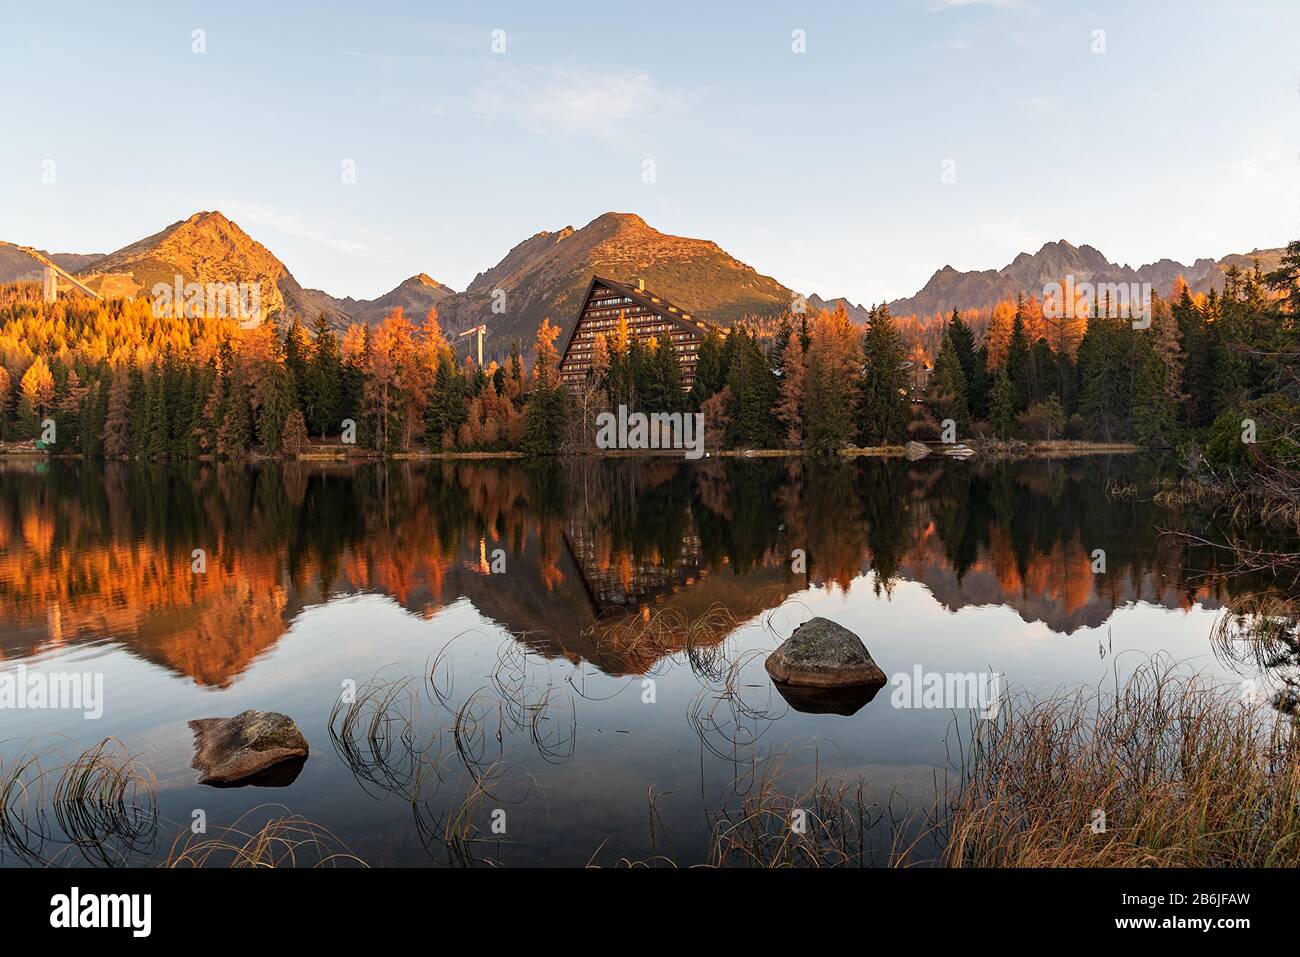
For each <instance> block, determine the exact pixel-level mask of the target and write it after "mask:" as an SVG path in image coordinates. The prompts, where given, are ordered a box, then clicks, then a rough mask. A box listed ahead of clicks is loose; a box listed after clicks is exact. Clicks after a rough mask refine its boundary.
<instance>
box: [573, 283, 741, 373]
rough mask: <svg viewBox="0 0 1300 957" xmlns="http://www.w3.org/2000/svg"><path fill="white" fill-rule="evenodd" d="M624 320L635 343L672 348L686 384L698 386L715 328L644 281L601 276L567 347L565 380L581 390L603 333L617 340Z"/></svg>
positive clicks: (589, 288)
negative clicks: (703, 349) (698, 370)
mask: <svg viewBox="0 0 1300 957" xmlns="http://www.w3.org/2000/svg"><path fill="white" fill-rule="evenodd" d="M620 315H622V316H623V317H625V318H626V320H627V331H628V336H629V337H630V338H635V339H639V340H641V341H645V340H647V339H650V338H651V337H654V338H655V339H657V340H658V341H659V343H660V344H661V345H662V344H663V343H665V342H671V343H672V346H673V348H674V349H675V350H676V351H677V361H678V364H679V365H680V366H681V370H682V384H683V385H684V386H685V387H686V388H688V389H689V388H690V387H691V383H692V382H694V381H695V363H696V362H697V361H698V360H699V349H700V344H701V343H702V342H703V341H704V338H705V336H707V335H708V334H709V330H710V329H712V328H713V326H712V324H711V323H707V322H704V321H703V320H701V319H698V318H696V317H695V316H692V315H691V314H690V313H688V312H686V311H684V310H682V309H679V308H678V307H677V306H674V305H673V304H672V303H670V302H669V301H668V300H666V299H664V298H663V297H662V296H657V295H655V294H654V293H653V292H651V291H650V290H648V289H646V288H645V283H644V282H642V281H638V282H637V284H636V285H635V286H625V285H623V283H621V282H614V281H613V280H612V279H604V278H602V277H600V276H592V278H591V284H590V285H589V286H587V294H586V296H584V297H583V300H582V308H581V310H580V311H579V312H578V321H577V322H576V323H574V325H573V331H572V332H570V333H569V338H568V341H567V342H565V344H564V352H563V354H562V355H561V358H560V379H561V381H563V382H564V384H565V385H567V386H569V387H570V388H578V387H580V386H581V385H582V384H583V383H584V382H585V381H586V378H587V371H588V370H589V369H590V368H591V350H592V348H593V347H594V345H595V342H596V336H597V335H598V334H599V333H602V332H603V333H604V334H605V338H606V339H611V338H613V333H614V330H615V329H616V328H617V327H618V321H619V316H620ZM723 331H725V330H723Z"/></svg>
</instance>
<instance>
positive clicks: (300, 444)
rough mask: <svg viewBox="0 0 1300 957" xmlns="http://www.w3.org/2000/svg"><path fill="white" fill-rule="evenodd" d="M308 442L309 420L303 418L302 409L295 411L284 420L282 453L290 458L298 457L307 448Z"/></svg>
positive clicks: (281, 443)
mask: <svg viewBox="0 0 1300 957" xmlns="http://www.w3.org/2000/svg"><path fill="white" fill-rule="evenodd" d="M307 442H308V437H307V420H306V419H304V418H303V414H302V410H301V409H294V410H293V411H292V412H290V413H289V415H288V416H287V417H286V418H285V420H284V429H283V438H282V440H281V442H280V451H281V452H283V453H284V454H285V455H288V456H296V455H298V454H300V453H301V452H302V450H303V449H304V448H306V446H307Z"/></svg>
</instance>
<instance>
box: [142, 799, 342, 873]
mask: <svg viewBox="0 0 1300 957" xmlns="http://www.w3.org/2000/svg"><path fill="white" fill-rule="evenodd" d="M261 810H263V808H260V807H259V808H253V809H252V810H250V811H248V812H247V813H245V814H244V815H243V816H242V817H240V818H239V820H238V821H236V822H235V823H234V824H233V825H232V826H231V827H223V828H220V829H218V831H217V832H216V834H215V835H214V836H212V837H209V836H208V835H207V834H194V833H193V832H192V831H187V832H186V833H185V836H184V839H182V838H180V837H178V838H177V839H176V841H175V842H174V843H173V844H172V848H171V851H170V852H169V853H168V855H167V859H166V860H165V861H164V862H163V864H162V866H163V867H240V868H243V867H254V868H268V867H365V866H366V863H365V862H364V861H363V860H361V858H359V857H357V856H356V855H355V854H353V853H351V852H350V851H349V850H348V849H347V848H346V847H345V846H344V845H343V842H342V841H340V840H339V839H338V838H337V837H335V836H334V835H333V834H332V833H331V832H330V831H328V830H326V829H325V828H323V827H321V826H320V825H318V824H313V823H312V822H310V821H308V820H306V819H305V818H302V817H299V816H298V815H296V814H294V815H288V814H286V815H277V816H275V817H273V818H271V819H270V820H268V821H266V822H265V823H264V824H262V825H261V826H260V827H257V828H255V829H253V828H251V827H250V828H249V829H247V830H245V829H244V828H245V825H244V821H245V820H246V819H247V818H249V817H250V816H251V815H254V814H256V813H257V812H258V811H261Z"/></svg>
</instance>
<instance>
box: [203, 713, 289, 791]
mask: <svg viewBox="0 0 1300 957" xmlns="http://www.w3.org/2000/svg"><path fill="white" fill-rule="evenodd" d="M189 724H190V730H191V731H193V732H194V761H193V763H192V764H191V767H193V768H194V769H195V770H197V771H198V772H199V783H200V784H211V785H214V786H216V787H237V786H241V785H245V784H256V785H261V786H262V787H284V786H286V785H288V784H292V783H293V781H294V779H295V778H297V776H298V772H299V771H301V770H302V766H303V764H304V763H306V761H307V751H308V748H307V739H306V738H305V737H303V734H302V732H301V731H300V730H298V725H296V724H295V723H294V721H293V719H292V718H290V717H289V716H288V715H283V714H280V713H279V712H276V711H253V710H249V711H245V712H243V713H241V714H237V715H235V717H233V718H198V719H196V720H194V721H191V722H190V723H189Z"/></svg>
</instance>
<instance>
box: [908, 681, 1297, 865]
mask: <svg viewBox="0 0 1300 957" xmlns="http://www.w3.org/2000/svg"><path fill="white" fill-rule="evenodd" d="M971 731H972V736H971V739H970V745H969V749H968V750H967V751H966V754H967V758H966V762H965V765H964V766H963V768H962V773H961V776H960V779H959V782H958V785H957V788H956V791H955V795H954V797H953V798H952V800H951V803H949V804H948V805H947V806H946V807H944V808H943V812H942V813H941V814H940V815H938V816H937V818H936V821H935V825H934V826H935V827H936V828H937V829H938V830H939V831H940V832H941V833H942V838H943V842H942V843H943V847H944V850H943V852H942V858H941V860H940V861H939V862H938V863H941V864H943V865H946V866H950V867H1183V866H1185V867H1296V866H1300V743H1298V742H1297V738H1296V729H1295V725H1294V723H1293V722H1292V720H1291V719H1290V718H1288V717H1287V716H1285V715H1280V714H1278V713H1277V712H1276V711H1273V710H1272V709H1271V708H1269V707H1268V706H1267V705H1265V704H1262V703H1260V704H1256V703H1255V702H1254V700H1253V699H1252V698H1251V697H1250V696H1248V695H1246V694H1244V693H1243V689H1242V688H1239V687H1237V686H1231V685H1230V686H1226V687H1225V686H1224V685H1222V684H1214V683H1211V682H1209V681H1208V680H1206V679H1204V678H1202V677H1199V676H1194V675H1193V676H1188V675H1186V674H1182V673H1179V672H1177V671H1176V670H1175V667H1174V666H1173V665H1172V664H1170V663H1169V662H1168V661H1167V660H1165V659H1162V658H1156V659H1154V660H1152V661H1151V662H1148V663H1147V664H1145V665H1143V666H1142V667H1140V668H1139V669H1137V671H1136V672H1135V673H1134V674H1133V675H1132V677H1131V678H1130V679H1129V680H1128V681H1127V682H1126V683H1124V684H1123V685H1120V686H1117V687H1116V688H1115V689H1113V690H1106V689H1101V690H1095V691H1078V692H1075V693H1066V694H1062V695H1057V696H1054V697H1051V698H1047V699H1035V698H1030V697H1026V696H1019V697H1015V698H1013V699H1012V700H1010V701H1008V702H1004V703H1003V706H1002V709H1001V712H1000V714H999V716H998V717H996V718H994V719H992V720H989V721H983V722H976V723H975V724H974V725H973V726H972V728H971ZM898 863H903V864H907V863H922V862H921V861H917V860H914V859H912V857H911V855H908V854H904V855H902V856H901V858H900V860H899V861H898Z"/></svg>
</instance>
